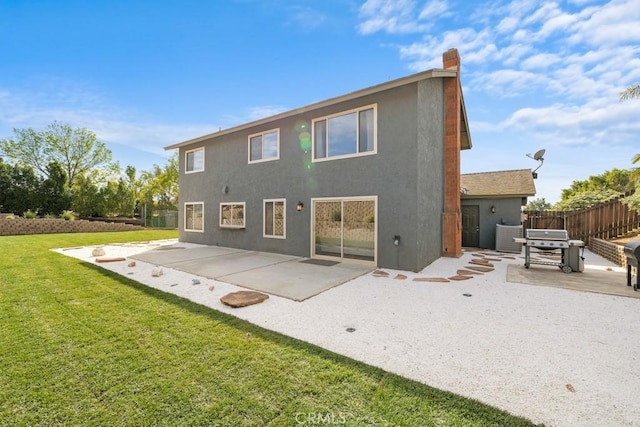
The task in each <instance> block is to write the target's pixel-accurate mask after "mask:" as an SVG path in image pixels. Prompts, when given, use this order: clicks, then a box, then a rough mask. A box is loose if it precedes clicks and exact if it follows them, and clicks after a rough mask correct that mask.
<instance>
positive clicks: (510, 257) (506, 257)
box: [502, 256, 516, 259]
mask: <svg viewBox="0 0 640 427" xmlns="http://www.w3.org/2000/svg"><path fill="white" fill-rule="evenodd" d="M502 258H505V259H516V257H514V256H503V257H502Z"/></svg>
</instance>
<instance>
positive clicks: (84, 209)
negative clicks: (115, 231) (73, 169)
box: [71, 175, 103, 217]
mask: <svg viewBox="0 0 640 427" xmlns="http://www.w3.org/2000/svg"><path fill="white" fill-rule="evenodd" d="M71 194H72V198H73V201H72V202H71V209H72V210H73V211H74V212H75V213H76V214H78V215H79V216H81V217H91V216H102V205H103V203H102V199H101V197H100V189H99V188H98V186H97V185H96V184H95V183H94V181H93V179H92V178H91V176H89V175H78V176H77V177H76V180H75V182H74V184H73V188H72V189H71Z"/></svg>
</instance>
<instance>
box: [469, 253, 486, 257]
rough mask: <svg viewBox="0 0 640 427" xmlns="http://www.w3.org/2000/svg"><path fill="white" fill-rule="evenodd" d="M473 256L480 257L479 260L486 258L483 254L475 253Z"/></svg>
mask: <svg viewBox="0 0 640 427" xmlns="http://www.w3.org/2000/svg"><path fill="white" fill-rule="evenodd" d="M471 256H475V257H479V258H484V255H482V254H478V253H473V254H471Z"/></svg>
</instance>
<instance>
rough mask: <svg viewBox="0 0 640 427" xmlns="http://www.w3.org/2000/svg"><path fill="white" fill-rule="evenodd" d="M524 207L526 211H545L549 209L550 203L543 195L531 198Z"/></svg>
mask: <svg viewBox="0 0 640 427" xmlns="http://www.w3.org/2000/svg"><path fill="white" fill-rule="evenodd" d="M524 209H525V210H527V211H546V210H549V209H551V203H549V202H547V201H546V200H545V199H544V197H543V198H541V199H534V200H531V201H530V202H529V203H527V206H525V208H524Z"/></svg>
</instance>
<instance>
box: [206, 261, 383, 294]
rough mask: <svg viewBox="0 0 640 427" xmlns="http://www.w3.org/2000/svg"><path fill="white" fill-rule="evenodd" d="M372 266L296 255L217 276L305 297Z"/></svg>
mask: <svg viewBox="0 0 640 427" xmlns="http://www.w3.org/2000/svg"><path fill="white" fill-rule="evenodd" d="M372 270H373V268H371V267H367V266H363V265H359V264H348V263H337V264H335V265H329V266H325V265H317V264H309V263H306V262H305V260H304V259H296V260H291V261H287V262H283V263H280V264H273V265H270V266H266V267H263V268H255V269H247V270H245V271H242V272H239V273H235V274H230V275H228V276H222V277H218V278H217V280H221V281H223V282H227V283H231V284H232V285H238V286H242V287H244V288H249V289H255V290H260V291H263V292H267V293H270V294H273V295H278V296H281V297H284V298H289V299H292V300H294V301H304V300H306V299H308V298H311V297H312V296H314V295H318V294H319V293H321V292H323V291H326V290H327V289H330V288H333V287H334V286H338V285H341V284H343V283H345V282H348V281H349V280H353V279H355V278H356V277H358V276H362V275H363V274H366V273H368V272H370V271H372Z"/></svg>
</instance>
